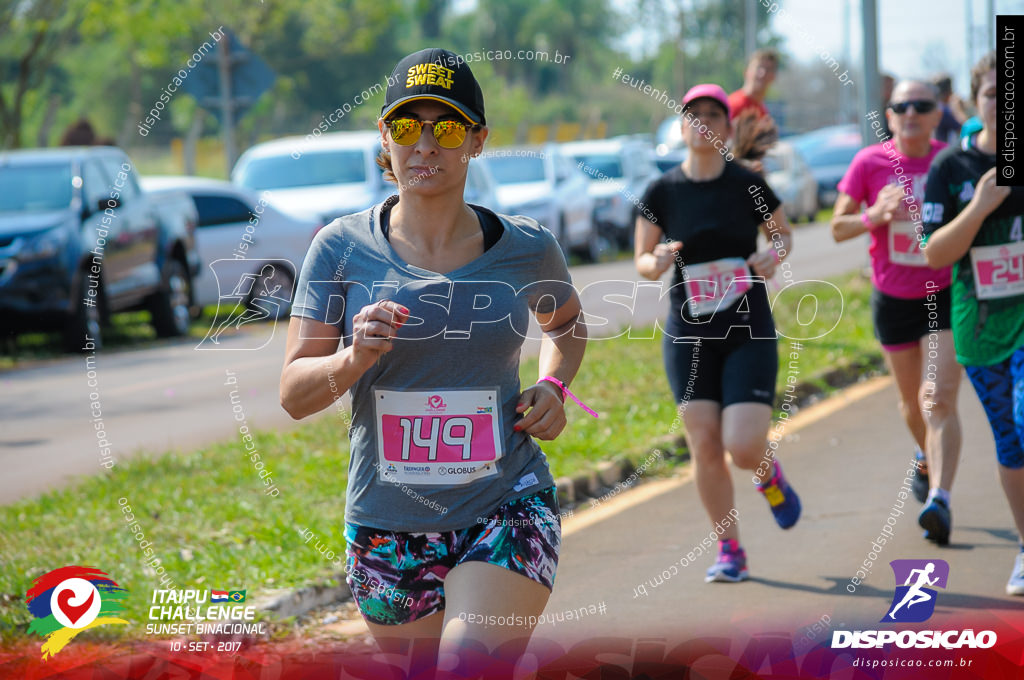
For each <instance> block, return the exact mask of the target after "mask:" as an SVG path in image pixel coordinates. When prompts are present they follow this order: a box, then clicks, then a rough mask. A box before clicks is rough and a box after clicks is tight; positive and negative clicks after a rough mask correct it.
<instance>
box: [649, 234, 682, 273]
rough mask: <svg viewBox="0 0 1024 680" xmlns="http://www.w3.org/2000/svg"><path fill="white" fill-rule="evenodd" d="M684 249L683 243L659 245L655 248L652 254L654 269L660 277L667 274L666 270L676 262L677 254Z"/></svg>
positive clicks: (675, 242)
mask: <svg viewBox="0 0 1024 680" xmlns="http://www.w3.org/2000/svg"><path fill="white" fill-rule="evenodd" d="M682 249H683V242H682V241H672V242H670V243H659V244H657V245H656V246H654V250H652V251H651V254H652V255H654V269H655V273H656V274H657V275H658V276H661V275H662V274H664V273H665V270H666V269H668V268H669V267H671V266H672V264H673V263H674V262H675V261H676V253H678V252H679V251H680V250H682Z"/></svg>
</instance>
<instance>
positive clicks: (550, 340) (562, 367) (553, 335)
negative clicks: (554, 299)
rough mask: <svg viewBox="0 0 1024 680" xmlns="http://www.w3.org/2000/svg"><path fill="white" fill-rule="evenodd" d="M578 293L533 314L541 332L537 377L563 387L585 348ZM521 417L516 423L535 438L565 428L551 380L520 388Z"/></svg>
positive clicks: (559, 394) (559, 397)
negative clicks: (558, 304) (550, 308)
mask: <svg viewBox="0 0 1024 680" xmlns="http://www.w3.org/2000/svg"><path fill="white" fill-rule="evenodd" d="M581 311H582V307H581V306H580V299H579V296H577V295H576V293H575V292H573V294H572V297H571V298H569V300H567V301H566V302H565V304H563V305H562V306H561V307H559V308H558V309H556V310H554V311H553V312H551V313H549V314H536V315H535V316H536V318H537V323H538V324H539V325H540V328H541V330H542V331H543V332H544V337H543V338H542V339H541V341H540V359H539V362H538V363H539V368H538V371H539V375H538V379H539V378H543V377H545V376H549V375H550V376H552V377H555V378H558V379H559V380H561V381H562V383H563V384H564V385H566V386H568V385H569V383H571V382H572V379H573V378H575V377H576V372H577V371H578V370H579V368H580V364H581V363H582V362H583V353H584V351H585V350H586V347H587V327H586V325H584V324H583V323H582V319H581V314H580V312H581ZM527 409H530V410H529V412H528V413H527V414H526V415H525V417H524V418H523V419H522V420H520V421H519V422H518V423H517V424H516V429H517V430H525V431H526V433H527V434H529V435H532V436H534V437H536V438H537V439H545V440H551V439H554V438H555V437H557V436H558V435H559V434H560V433H561V432H562V430H563V429H564V428H565V422H566V421H565V408H564V405H563V404H562V391H561V390H560V389H559V388H558V386H557V385H555V384H554V383H552V382H548V381H543V382H539V383H537V384H536V385H533V386H531V387H528V388H526V389H525V390H523V393H522V395H521V396H520V399H519V406H517V408H516V411H518V412H519V413H523V412H524V411H526V410H527Z"/></svg>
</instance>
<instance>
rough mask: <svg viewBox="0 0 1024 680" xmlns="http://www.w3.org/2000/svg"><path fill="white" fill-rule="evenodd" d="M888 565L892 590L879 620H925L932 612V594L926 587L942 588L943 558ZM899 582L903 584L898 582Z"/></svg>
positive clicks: (946, 566) (946, 570) (944, 575)
mask: <svg viewBox="0 0 1024 680" xmlns="http://www.w3.org/2000/svg"><path fill="white" fill-rule="evenodd" d="M889 565H890V566H891V567H892V571H893V574H894V575H895V576H896V584H897V585H896V593H895V594H894V595H893V598H892V604H891V605H890V607H889V612H888V613H887V614H886V615H885V616H884V617H882V620H881V623H888V622H891V621H899V622H901V623H916V622H920V621H926V620H928V619H929V618H930V617H931V615H932V614H933V613H934V612H935V594H936V593H935V591H934V590H932V589H931V588H930V587H928V586H936V587H939V588H945V587H946V581H947V579H948V578H949V563H947V562H946V561H945V560H893V561H892V562H890V563H889ZM901 583H902V584H903V585H899V584H901Z"/></svg>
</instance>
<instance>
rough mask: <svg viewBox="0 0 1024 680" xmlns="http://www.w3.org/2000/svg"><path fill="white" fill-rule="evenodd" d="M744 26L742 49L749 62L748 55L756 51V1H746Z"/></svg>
mask: <svg viewBox="0 0 1024 680" xmlns="http://www.w3.org/2000/svg"><path fill="white" fill-rule="evenodd" d="M745 14H746V22H745V23H746V25H745V27H744V28H745V30H744V32H743V33H744V35H743V37H744V43H743V47H744V48H745V50H746V53H747V54H746V57H747V60H748V61H749V59H750V55H751V54H753V53H754V50H756V49H757V0H746V12H745Z"/></svg>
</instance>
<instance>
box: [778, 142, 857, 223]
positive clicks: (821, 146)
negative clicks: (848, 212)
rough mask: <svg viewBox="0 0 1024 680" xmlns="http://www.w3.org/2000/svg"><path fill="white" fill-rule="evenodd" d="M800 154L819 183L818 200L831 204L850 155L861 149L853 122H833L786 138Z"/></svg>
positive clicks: (850, 157)
mask: <svg viewBox="0 0 1024 680" xmlns="http://www.w3.org/2000/svg"><path fill="white" fill-rule="evenodd" d="M785 141H787V142H789V143H790V144H792V145H793V146H795V147H796V148H797V150H798V151H799V152H800V153H801V154H803V157H804V160H806V161H807V166H808V167H809V168H810V169H811V173H812V174H813V175H814V179H815V181H817V183H818V203H819V204H821V205H826V206H831V205H833V204H834V203H835V202H836V197H837V196H838V195H839V192H838V190H837V189H836V187H837V186H838V185H839V180H841V179H842V178H843V175H845V174H846V170H847V168H849V167H850V163H851V162H852V161H853V157H854V156H855V155H856V154H857V152H858V151H860V149H861V146H862V145H861V139H860V131H859V130H858V129H857V126H856V125H834V126H831V127H827V128H822V129H820V130H815V131H813V132H807V133H804V134H802V135H797V136H796V137H787V138H786V140H785Z"/></svg>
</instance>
